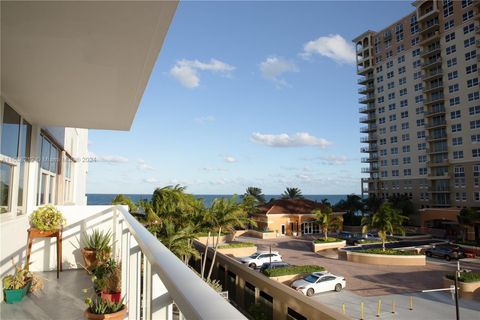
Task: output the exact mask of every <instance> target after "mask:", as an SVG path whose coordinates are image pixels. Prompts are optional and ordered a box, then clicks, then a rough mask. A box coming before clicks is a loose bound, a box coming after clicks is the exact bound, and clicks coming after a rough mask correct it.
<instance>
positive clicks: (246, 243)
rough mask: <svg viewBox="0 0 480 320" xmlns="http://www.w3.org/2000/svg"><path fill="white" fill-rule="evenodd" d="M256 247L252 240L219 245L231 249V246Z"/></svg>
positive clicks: (220, 247) (219, 247)
mask: <svg viewBox="0 0 480 320" xmlns="http://www.w3.org/2000/svg"><path fill="white" fill-rule="evenodd" d="M248 247H255V243H251V242H238V243H227V244H222V245H219V246H218V249H230V248H248Z"/></svg>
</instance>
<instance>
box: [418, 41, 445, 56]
mask: <svg viewBox="0 0 480 320" xmlns="http://www.w3.org/2000/svg"><path fill="white" fill-rule="evenodd" d="M440 51H441V47H440V44H437V45H435V46H434V47H431V48H426V49H425V50H422V52H421V53H420V56H421V57H426V56H429V55H431V54H434V53H439V52H440Z"/></svg>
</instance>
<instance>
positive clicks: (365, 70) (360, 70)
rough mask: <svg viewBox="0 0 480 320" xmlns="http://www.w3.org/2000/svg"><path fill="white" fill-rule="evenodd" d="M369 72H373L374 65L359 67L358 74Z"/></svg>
mask: <svg viewBox="0 0 480 320" xmlns="http://www.w3.org/2000/svg"><path fill="white" fill-rule="evenodd" d="M369 71H373V65H368V66H357V74H361V75H363V74H365V73H367V72H369Z"/></svg>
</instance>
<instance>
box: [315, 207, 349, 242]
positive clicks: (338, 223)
mask: <svg viewBox="0 0 480 320" xmlns="http://www.w3.org/2000/svg"><path fill="white" fill-rule="evenodd" d="M312 213H313V214H314V215H315V216H316V217H317V222H318V224H319V225H320V228H321V229H322V232H323V235H324V237H325V241H327V240H328V229H329V228H330V227H334V228H335V229H336V230H339V229H341V228H342V226H343V217H342V216H341V215H334V214H333V212H332V208H330V207H326V208H324V209H323V210H320V209H317V210H313V212H312Z"/></svg>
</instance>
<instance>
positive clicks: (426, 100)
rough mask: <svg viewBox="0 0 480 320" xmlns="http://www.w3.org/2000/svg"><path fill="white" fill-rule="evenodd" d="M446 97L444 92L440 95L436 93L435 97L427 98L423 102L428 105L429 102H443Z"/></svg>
mask: <svg viewBox="0 0 480 320" xmlns="http://www.w3.org/2000/svg"><path fill="white" fill-rule="evenodd" d="M444 99H445V97H444V96H443V94H439V95H435V96H433V97H430V98H427V99H425V100H424V101H423V104H425V105H427V104H432V103H436V102H442V101H443V100H444Z"/></svg>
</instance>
